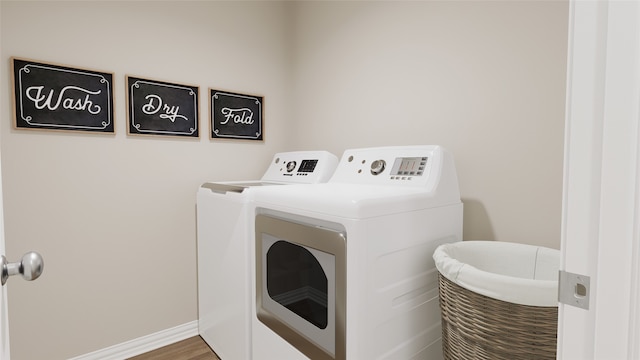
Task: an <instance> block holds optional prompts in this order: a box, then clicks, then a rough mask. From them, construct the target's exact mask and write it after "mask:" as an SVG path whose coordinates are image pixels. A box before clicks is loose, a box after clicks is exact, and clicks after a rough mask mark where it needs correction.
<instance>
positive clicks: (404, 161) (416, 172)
mask: <svg viewBox="0 0 640 360" xmlns="http://www.w3.org/2000/svg"><path fill="white" fill-rule="evenodd" d="M426 166H427V158H426V157H406V158H397V159H396V161H395V163H394V164H393V169H391V175H392V176H397V175H400V176H422V174H423V173H424V169H425V167H426Z"/></svg>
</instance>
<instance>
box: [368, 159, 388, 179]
mask: <svg viewBox="0 0 640 360" xmlns="http://www.w3.org/2000/svg"><path fill="white" fill-rule="evenodd" d="M386 167H387V163H386V162H385V161H384V160H376V161H374V162H372V163H371V174H372V175H380V173H382V172H383V171H384V169H385V168H386Z"/></svg>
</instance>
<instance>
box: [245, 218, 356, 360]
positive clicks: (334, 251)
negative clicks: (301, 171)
mask: <svg viewBox="0 0 640 360" xmlns="http://www.w3.org/2000/svg"><path fill="white" fill-rule="evenodd" d="M282 216H284V215H282ZM309 221H312V219H310V220H309ZM255 225H256V229H255V230H256V242H255V244H256V253H255V254H256V277H255V279H256V281H255V285H256V315H257V317H258V320H260V322H262V323H263V324H264V325H266V326H267V327H268V328H270V329H271V330H273V331H274V332H275V333H276V334H278V335H279V336H280V337H282V338H283V339H285V340H286V341H288V342H289V343H290V344H291V345H293V346H294V347H296V348H297V349H298V350H299V351H300V352H302V353H303V354H305V355H306V356H307V357H309V358H311V359H314V360H330V359H336V360H346V341H345V313H346V236H345V233H344V230H342V231H341V230H333V229H330V228H327V227H324V226H323V227H321V226H317V225H314V224H313V223H309V224H306V223H301V221H300V217H299V216H297V217H296V218H295V221H294V220H287V219H284V218H281V217H280V216H277V217H276V216H270V215H265V214H258V215H256V222H255ZM336 227H337V225H336Z"/></svg>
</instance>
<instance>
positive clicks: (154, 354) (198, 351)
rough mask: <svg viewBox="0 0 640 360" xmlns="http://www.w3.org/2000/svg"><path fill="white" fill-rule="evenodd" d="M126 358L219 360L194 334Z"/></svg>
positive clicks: (132, 359)
mask: <svg viewBox="0 0 640 360" xmlns="http://www.w3.org/2000/svg"><path fill="white" fill-rule="evenodd" d="M128 360H220V358H218V356H216V354H215V353H214V352H213V351H212V350H211V348H209V346H208V345H207V343H205V342H204V340H202V338H201V337H200V336H194V337H191V338H188V339H186V340H182V341H179V342H177V343H175V344H171V345H167V346H165V347H161V348H160V349H157V350H154V351H150V352H148V353H145V354H142V355H138V356H134V357H132V358H129V359H128Z"/></svg>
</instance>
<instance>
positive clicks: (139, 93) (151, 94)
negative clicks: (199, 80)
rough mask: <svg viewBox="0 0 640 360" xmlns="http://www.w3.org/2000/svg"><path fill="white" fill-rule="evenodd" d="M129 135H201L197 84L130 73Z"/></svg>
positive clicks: (128, 78) (128, 79)
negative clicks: (149, 77)
mask: <svg viewBox="0 0 640 360" xmlns="http://www.w3.org/2000/svg"><path fill="white" fill-rule="evenodd" d="M127 88H128V90H129V96H128V97H127V99H128V106H127V107H128V108H129V111H128V120H129V133H130V134H145V135H170V136H187V137H196V138H197V137H199V136H200V135H199V130H198V122H199V118H198V91H199V89H198V87H196V86H189V85H180V84H173V83H168V82H162V81H156V80H148V79H141V78H137V77H131V76H127Z"/></svg>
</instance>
